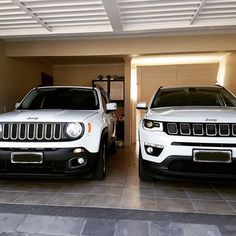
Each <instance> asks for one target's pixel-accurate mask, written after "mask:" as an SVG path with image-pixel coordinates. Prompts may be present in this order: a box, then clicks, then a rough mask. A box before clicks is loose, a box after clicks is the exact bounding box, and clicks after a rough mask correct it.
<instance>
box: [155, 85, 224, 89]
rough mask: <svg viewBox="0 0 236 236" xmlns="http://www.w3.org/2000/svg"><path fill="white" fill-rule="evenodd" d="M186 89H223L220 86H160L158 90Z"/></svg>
mask: <svg viewBox="0 0 236 236" xmlns="http://www.w3.org/2000/svg"><path fill="white" fill-rule="evenodd" d="M188 88H196V89H198V88H201V89H220V88H223V87H222V86H220V85H184V86H183V85H182V86H181V85H180V86H162V87H160V90H176V89H179V90H181V89H188Z"/></svg>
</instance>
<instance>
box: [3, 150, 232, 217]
mask: <svg viewBox="0 0 236 236" xmlns="http://www.w3.org/2000/svg"><path fill="white" fill-rule="evenodd" d="M0 203H16V204H29V205H51V206H72V207H78V206H83V207H103V208H117V209H119V208H120V209H145V210H150V211H165V212H166V211H167V212H168V211H170V212H190V213H208V214H222V215H224V214H229V215H236V184H235V183H233V182H232V183H217V182H211V183H209V182H206V181H202V182H196V181H169V180H154V181H150V182H142V181H140V180H139V178H138V159H137V149H136V147H135V146H134V147H132V148H122V149H118V152H117V153H116V154H115V155H113V156H111V157H110V158H109V159H108V162H107V177H106V179H105V180H104V181H93V180H82V179H68V180H61V179H60V180H48V179H47V180H44V179H38V180H34V179H33V180H32V179H28V180H27V179H26V180H24V179H1V180H0Z"/></svg>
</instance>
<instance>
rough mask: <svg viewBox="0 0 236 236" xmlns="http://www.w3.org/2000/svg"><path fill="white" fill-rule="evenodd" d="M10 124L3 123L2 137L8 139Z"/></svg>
mask: <svg viewBox="0 0 236 236" xmlns="http://www.w3.org/2000/svg"><path fill="white" fill-rule="evenodd" d="M9 133H10V124H7V123H6V124H4V125H3V139H8V138H9V136H10V134H9Z"/></svg>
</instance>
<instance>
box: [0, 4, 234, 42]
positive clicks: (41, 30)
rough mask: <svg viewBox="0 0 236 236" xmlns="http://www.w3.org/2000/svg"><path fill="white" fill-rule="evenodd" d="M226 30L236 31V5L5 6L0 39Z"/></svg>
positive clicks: (1, 7) (0, 7)
mask: <svg viewBox="0 0 236 236" xmlns="http://www.w3.org/2000/svg"><path fill="white" fill-rule="evenodd" d="M222 26H226V27H228V29H232V27H234V26H236V0H0V38H1V37H11V36H15V37H17V36H32V35H39V36H40V35H42V36H47V35H57V34H60V35H63V34H67V36H68V35H73V34H76V35H80V34H85V33H86V34H88V33H97V32H98V33H99V34H103V33H106V34H107V33H108V34H113V33H115V34H126V33H129V32H131V33H135V31H138V32H139V33H142V32H143V33H145V32H147V31H149V32H150V31H151V32H152V31H161V30H163V31H171V32H175V31H179V29H181V30H183V29H186V30H188V31H194V29H195V28H199V29H202V30H204V29H205V30H208V28H211V29H215V30H217V29H218V27H219V28H220V29H222ZM230 27H231V28H230Z"/></svg>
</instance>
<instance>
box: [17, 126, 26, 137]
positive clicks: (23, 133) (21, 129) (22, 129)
mask: <svg viewBox="0 0 236 236" xmlns="http://www.w3.org/2000/svg"><path fill="white" fill-rule="evenodd" d="M25 138H26V124H20V125H19V139H21V140H24V139H25Z"/></svg>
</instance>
